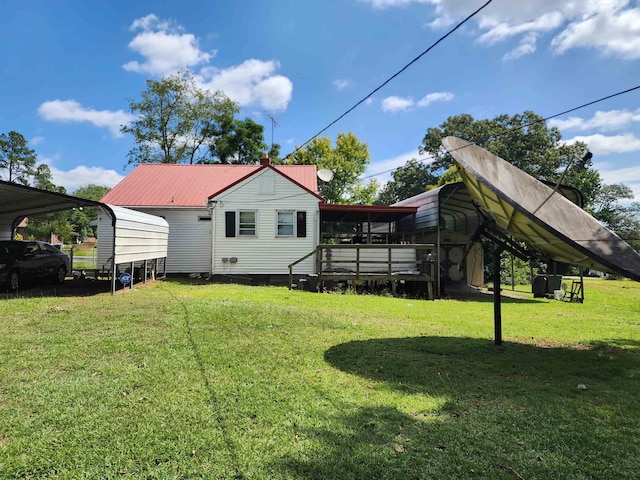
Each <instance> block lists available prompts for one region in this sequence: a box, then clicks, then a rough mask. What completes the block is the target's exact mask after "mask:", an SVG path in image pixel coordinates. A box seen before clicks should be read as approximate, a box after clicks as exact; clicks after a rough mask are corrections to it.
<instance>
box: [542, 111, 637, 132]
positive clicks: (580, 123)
mask: <svg viewBox="0 0 640 480" xmlns="http://www.w3.org/2000/svg"><path fill="white" fill-rule="evenodd" d="M633 122H640V108H639V109H637V110H626V109H625V110H609V111H597V112H596V113H595V114H594V115H593V117H591V118H590V119H588V120H587V119H584V118H581V117H569V118H567V119H565V120H561V119H555V118H554V119H551V120H549V126H551V127H557V128H559V129H560V130H591V129H598V130H605V131H607V130H609V131H610V130H617V129H620V128H623V127H625V126H627V125H629V124H630V123H633Z"/></svg>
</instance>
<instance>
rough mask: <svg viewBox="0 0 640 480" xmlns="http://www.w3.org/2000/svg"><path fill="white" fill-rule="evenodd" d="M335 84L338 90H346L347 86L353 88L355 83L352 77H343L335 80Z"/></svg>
mask: <svg viewBox="0 0 640 480" xmlns="http://www.w3.org/2000/svg"><path fill="white" fill-rule="evenodd" d="M333 86H334V87H335V88H337V89H338V90H344V89H345V88H352V87H354V86H355V83H354V82H353V80H351V79H350V78H341V79H338V80H334V81H333Z"/></svg>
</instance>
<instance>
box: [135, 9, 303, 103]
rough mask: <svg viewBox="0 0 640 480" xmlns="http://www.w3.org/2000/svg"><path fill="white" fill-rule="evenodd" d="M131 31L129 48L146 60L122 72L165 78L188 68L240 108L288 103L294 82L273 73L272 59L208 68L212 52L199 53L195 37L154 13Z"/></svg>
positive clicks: (200, 82)
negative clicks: (133, 33)
mask: <svg viewBox="0 0 640 480" xmlns="http://www.w3.org/2000/svg"><path fill="white" fill-rule="evenodd" d="M131 30H133V31H139V32H138V33H137V35H136V36H135V37H134V39H133V40H132V41H131V42H130V43H129V48H131V49H132V50H133V51H135V52H137V53H139V54H140V55H142V56H143V57H144V59H145V60H144V61H143V62H138V61H131V62H128V63H127V64H125V65H123V68H124V69H125V70H129V71H133V72H139V73H150V74H153V75H158V76H164V75H167V74H174V73H176V72H177V71H179V70H181V69H188V70H190V71H191V72H192V73H193V74H194V76H195V78H196V81H197V82H198V85H199V86H200V87H201V88H206V89H210V90H211V91H216V90H221V91H223V92H224V94H225V95H227V96H228V97H229V98H231V99H232V100H234V101H236V102H238V104H239V105H240V106H241V107H246V106H257V107H260V108H261V109H265V110H269V111H282V110H285V109H286V108H287V106H288V105H289V102H290V101H291V96H292V93H293V83H292V82H291V80H289V79H288V78H287V77H285V76H283V75H277V74H276V70H278V69H279V68H280V63H279V62H277V61H275V60H270V61H263V60H256V59H249V60H245V61H244V62H242V63H241V64H240V65H235V66H231V67H228V68H219V67H214V66H210V65H209V62H210V60H211V59H212V58H213V57H214V56H215V54H216V52H215V51H210V52H205V51H203V50H201V49H200V47H199V39H198V38H197V37H196V36H195V35H193V34H191V33H187V32H185V31H184V28H183V27H182V26H180V25H176V24H175V23H173V22H170V21H166V20H160V19H159V18H158V17H157V16H155V15H153V14H150V15H147V16H146V17H142V18H138V19H136V20H135V21H134V22H133V23H132V25H131Z"/></svg>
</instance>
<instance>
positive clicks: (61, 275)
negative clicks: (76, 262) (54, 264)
mask: <svg viewBox="0 0 640 480" xmlns="http://www.w3.org/2000/svg"><path fill="white" fill-rule="evenodd" d="M66 276H67V267H65V266H64V265H60V266H59V267H58V271H57V273H56V283H62V282H64V279H65V277H66Z"/></svg>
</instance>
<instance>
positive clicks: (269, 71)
mask: <svg viewBox="0 0 640 480" xmlns="http://www.w3.org/2000/svg"><path fill="white" fill-rule="evenodd" d="M279 67H280V64H279V63H278V62H276V61H273V60H272V61H268V62H265V61H262V60H255V59H250V60H245V61H244V62H243V63H241V64H240V65H237V66H235V67H231V68H227V69H223V70H220V69H217V68H214V67H207V68H203V69H202V70H200V72H199V73H198V74H197V75H196V76H195V77H196V81H197V82H198V83H199V84H200V86H201V87H202V88H208V89H210V90H212V91H216V90H222V91H223V92H224V93H225V95H227V96H228V97H229V98H231V99H232V100H234V101H236V102H238V103H239V104H240V105H241V106H247V105H259V106H260V107H262V108H264V109H266V110H269V111H282V110H285V109H286V108H287V105H288V104H289V101H290V100H291V95H292V93H293V83H292V82H291V80H289V79H288V78H287V77H285V76H282V75H274V72H275V71H276V70H277V69H278V68H279Z"/></svg>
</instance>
